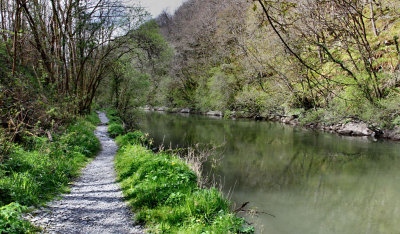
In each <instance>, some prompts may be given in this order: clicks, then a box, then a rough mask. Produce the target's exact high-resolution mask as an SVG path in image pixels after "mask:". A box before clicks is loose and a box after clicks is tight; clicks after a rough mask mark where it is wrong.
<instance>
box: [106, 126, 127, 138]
mask: <svg viewBox="0 0 400 234" xmlns="http://www.w3.org/2000/svg"><path fill="white" fill-rule="evenodd" d="M108 132H109V133H110V136H111V137H117V136H119V135H122V134H124V127H122V125H121V124H119V123H112V124H110V125H108Z"/></svg>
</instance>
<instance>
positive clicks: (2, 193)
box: [0, 117, 100, 206]
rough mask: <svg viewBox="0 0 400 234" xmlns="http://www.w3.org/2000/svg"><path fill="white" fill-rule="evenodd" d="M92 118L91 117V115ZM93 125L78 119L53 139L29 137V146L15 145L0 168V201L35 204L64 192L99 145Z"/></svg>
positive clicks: (3, 202) (4, 202)
mask: <svg viewBox="0 0 400 234" xmlns="http://www.w3.org/2000/svg"><path fill="white" fill-rule="evenodd" d="M92 120H93V117H92ZM94 128H95V126H94V125H93V124H91V123H90V122H88V121H86V120H84V119H81V120H79V121H77V122H76V123H75V124H72V125H70V126H69V127H68V129H67V131H66V132H65V133H64V134H61V135H54V136H53V141H52V142H51V141H49V140H48V139H47V138H44V137H31V139H30V140H29V141H27V142H29V144H30V145H26V146H25V147H24V148H23V147H22V146H16V147H15V148H14V150H13V151H12V152H11V153H10V155H9V158H8V159H7V160H6V161H5V162H4V163H3V164H1V167H0V175H2V176H1V178H0V204H2V205H6V204H9V203H11V202H18V203H20V204H22V205H27V206H30V205H39V204H40V203H41V202H43V201H47V200H49V199H50V198H52V197H53V196H54V195H55V194H57V193H59V192H62V191H64V189H65V186H66V185H67V184H68V182H69V181H70V180H71V179H72V178H74V177H76V176H77V175H78V173H79V169H80V168H81V167H82V166H83V165H84V163H85V162H86V161H87V159H88V158H89V157H92V156H94V155H95V154H96V153H97V151H98V150H99V147H100V144H99V142H98V140H97V138H96V136H95V135H94V133H93V130H94Z"/></svg>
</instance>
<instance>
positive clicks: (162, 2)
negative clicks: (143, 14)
mask: <svg viewBox="0 0 400 234" xmlns="http://www.w3.org/2000/svg"><path fill="white" fill-rule="evenodd" d="M184 1H185V0H132V2H135V3H141V5H142V6H143V7H145V8H146V9H147V11H149V12H150V13H151V15H152V16H153V17H157V16H158V15H159V14H160V13H161V12H162V11H163V10H164V9H167V11H168V12H170V13H173V12H174V11H175V10H176V9H177V8H178V7H179V6H180V5H181V4H182V3H183V2H184Z"/></svg>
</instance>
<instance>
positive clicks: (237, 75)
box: [157, 0, 400, 113]
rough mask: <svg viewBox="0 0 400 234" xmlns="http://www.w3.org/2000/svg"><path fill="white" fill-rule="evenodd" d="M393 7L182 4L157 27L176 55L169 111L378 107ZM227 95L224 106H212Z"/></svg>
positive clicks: (314, 0) (260, 0)
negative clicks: (173, 108)
mask: <svg viewBox="0 0 400 234" xmlns="http://www.w3.org/2000/svg"><path fill="white" fill-rule="evenodd" d="M399 7H400V4H399V3H398V2H397V3H396V1H393V0H385V1H373V0H371V1H369V0H354V1H347V0H327V1H319V0H300V1H297V0H296V1H294V0H293V1H291V0H289V1H287V0H273V1H264V0H254V1H253V3H251V2H249V1H245V0H223V1H212V0H205V1H199V0H189V1H187V2H185V4H183V5H182V6H181V7H180V8H179V9H178V10H177V11H176V12H175V14H173V15H169V14H167V13H163V14H162V15H161V16H159V17H158V19H157V21H158V24H159V25H160V27H161V32H162V33H163V35H164V36H165V37H166V38H167V40H168V42H169V43H170V45H171V46H172V47H173V48H174V49H175V52H176V53H175V56H174V61H173V63H172V64H173V66H172V71H171V73H170V75H171V78H170V82H171V83H173V84H174V85H173V87H174V88H173V90H171V92H170V93H174V96H173V97H172V98H170V100H171V101H170V104H171V105H175V106H191V107H194V108H197V109H204V110H207V109H216V108H218V109H222V110H226V109H230V110H234V109H238V110H239V109H249V110H250V109H251V110H257V112H259V111H263V110H264V111H266V112H268V110H272V111H278V112H281V113H282V112H283V111H284V109H285V108H286V107H294V108H297V107H298V108H303V109H311V108H319V107H326V106H329V105H330V103H331V102H337V101H338V100H342V101H343V102H345V103H352V102H353V103H360V102H364V101H366V102H369V103H370V104H372V105H377V102H379V100H381V99H383V98H385V97H386V96H387V95H389V94H390V93H391V92H392V90H393V89H394V88H395V87H396V82H395V81H394V80H395V79H394V78H393V79H392V77H394V76H395V75H394V74H395V72H396V69H397V70H398V67H399V65H398V64H399V61H400V60H399V59H400V57H399V52H398V49H397V48H398V43H399V42H398V36H399V30H398V24H399V20H398V17H397V16H398V15H399ZM232 68H234V69H232ZM216 71H218V76H215V74H216V73H215V72H216ZM216 77H218V80H219V81H221V82H219V81H216V80H215V79H216ZM220 77H225V78H226V79H225V78H224V79H221V78H220ZM228 84H229V85H228ZM227 89H229V90H230V92H229V95H228V96H229V98H228V99H226V98H221V99H219V98H217V97H218V96H219V97H220V96H221V95H222V94H224V93H227V92H226V90H227ZM282 94H284V96H285V97H286V98H282V97H283V96H282ZM217 100H220V101H217ZM215 102H218V103H215ZM213 103H214V104H213ZM246 106H247V107H246Z"/></svg>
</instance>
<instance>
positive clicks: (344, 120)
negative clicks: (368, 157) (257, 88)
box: [143, 106, 400, 141]
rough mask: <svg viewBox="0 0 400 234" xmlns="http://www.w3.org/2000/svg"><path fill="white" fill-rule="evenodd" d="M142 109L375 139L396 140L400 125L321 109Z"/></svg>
mask: <svg viewBox="0 0 400 234" xmlns="http://www.w3.org/2000/svg"><path fill="white" fill-rule="evenodd" d="M143 110H145V111H159V112H168V113H182V114H199V115H207V116H212V117H219V118H230V119H236V118H238V119H240V118H241V119H254V120H259V121H274V122H280V123H283V124H287V125H292V126H301V127H304V128H308V129H315V130H321V131H326V132H331V133H335V134H339V135H343V136H355V137H373V138H375V139H386V140H392V141H400V126H399V125H394V126H391V129H385V128H381V127H380V126H379V125H382V124H379V123H367V122H365V121H363V120H361V119H359V118H358V117H356V116H340V117H336V118H334V119H327V118H324V116H323V115H322V114H321V111H319V112H318V111H308V112H299V113H296V114H287V115H281V114H270V113H269V114H255V113H250V112H245V111H225V112H222V111H208V112H201V111H196V110H192V109H190V108H169V107H149V106H146V107H144V108H143Z"/></svg>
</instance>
